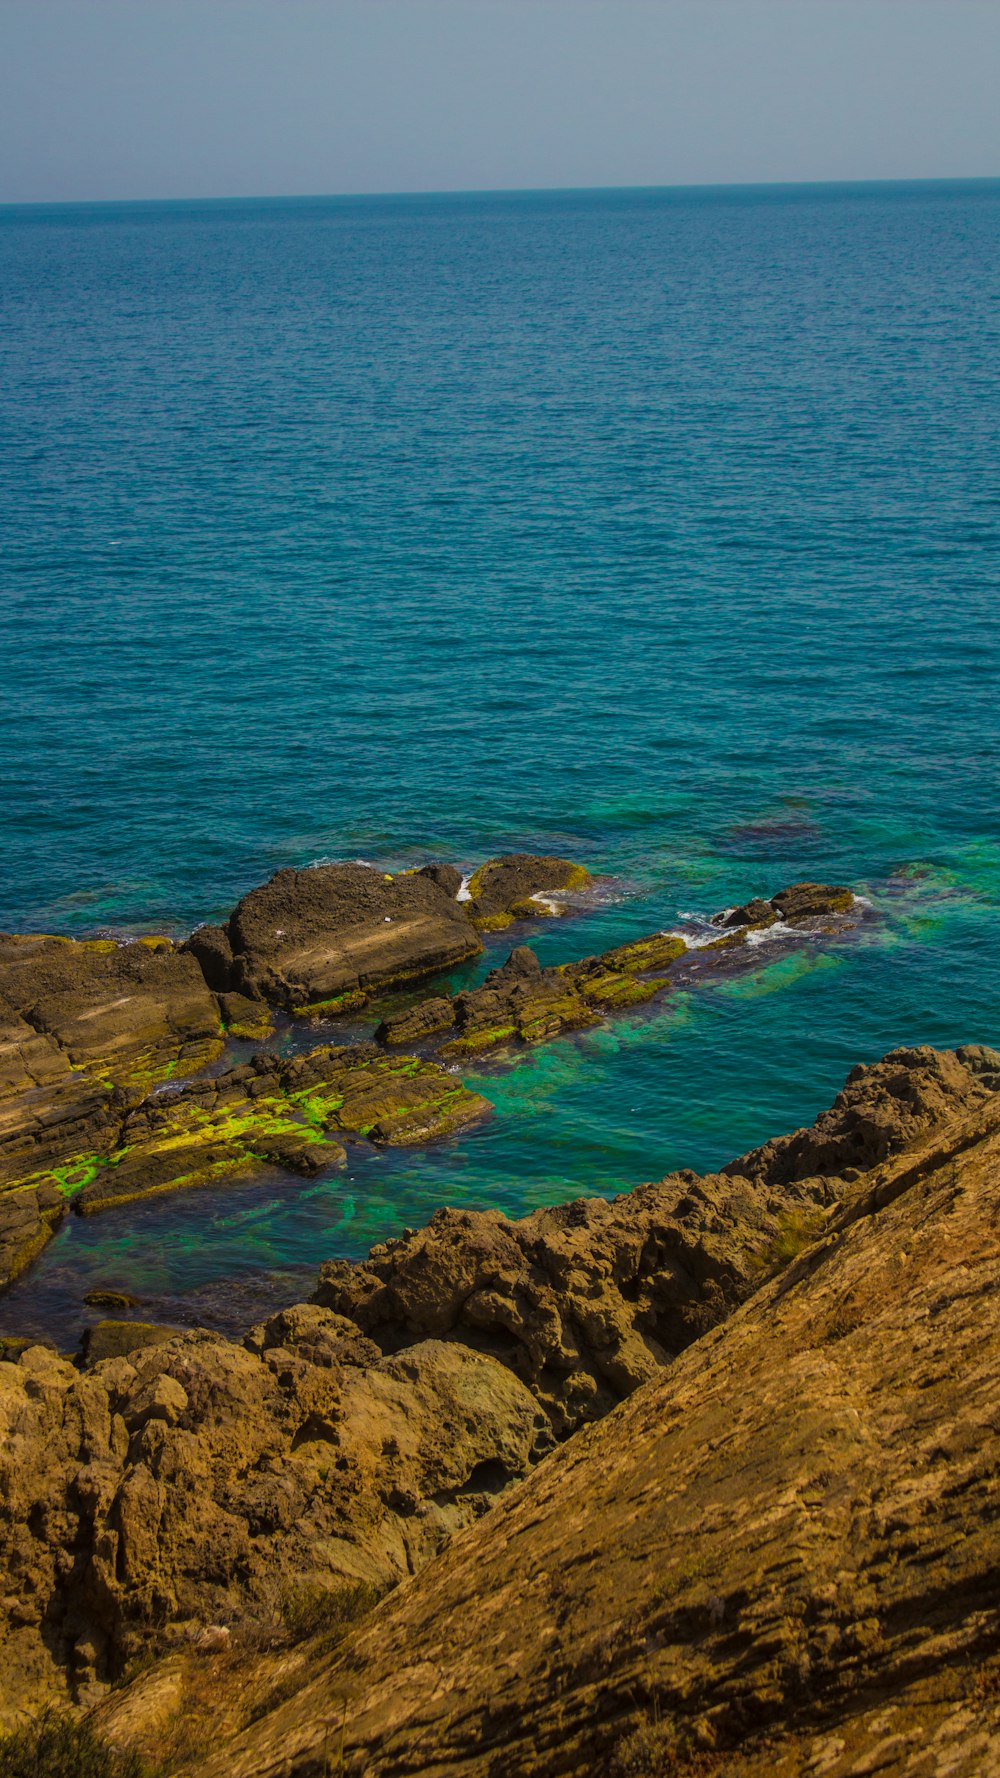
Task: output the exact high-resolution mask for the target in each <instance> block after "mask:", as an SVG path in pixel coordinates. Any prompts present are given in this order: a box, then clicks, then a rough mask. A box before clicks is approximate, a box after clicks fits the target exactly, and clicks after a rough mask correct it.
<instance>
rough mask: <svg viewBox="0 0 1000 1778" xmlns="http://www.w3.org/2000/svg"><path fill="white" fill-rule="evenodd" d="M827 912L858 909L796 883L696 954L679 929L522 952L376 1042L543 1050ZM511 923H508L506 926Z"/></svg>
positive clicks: (388, 1023) (742, 914) (841, 894)
mask: <svg viewBox="0 0 1000 1778" xmlns="http://www.w3.org/2000/svg"><path fill="white" fill-rule="evenodd" d="M499 862H501V863H503V862H506V861H499ZM533 862H536V863H537V862H538V861H537V860H536V861H533ZM544 862H546V863H548V862H550V861H548V860H546V861H544ZM563 862H565V860H564V861H563ZM473 881H474V882H475V879H473ZM779 903H780V904H781V909H779ZM477 905H479V904H477ZM821 906H822V909H823V910H824V911H826V912H827V913H831V914H837V915H838V917H839V918H840V920H841V921H844V917H845V915H846V914H847V913H848V912H851V913H854V911H855V908H856V903H855V897H854V895H853V893H852V891H851V890H850V889H838V888H831V887H829V886H828V885H823V884H814V883H799V884H795V885H793V887H792V888H791V889H787V890H782V891H781V892H780V893H779V895H777V896H775V898H774V900H773V902H763V901H762V902H748V903H747V904H746V905H745V906H744V907H742V908H736V909H733V910H731V911H729V912H727V913H725V914H720V915H717V916H716V918H715V924H717V925H718V924H721V925H723V926H724V927H726V928H727V930H725V931H724V932H723V933H722V934H721V936H720V937H719V938H716V939H712V940H711V942H709V943H707V944H705V943H701V944H699V945H697V947H694V948H690V949H689V947H688V945H687V943H686V942H685V940H684V938H683V937H682V936H681V935H680V934H679V933H677V932H650V933H646V934H645V935H644V936H643V937H641V938H636V939H630V940H629V941H628V942H627V943H626V944H622V945H615V946H613V947H612V948H611V949H610V950H608V951H603V952H601V953H600V955H599V956H596V957H583V958H580V959H579V960H577V961H574V962H570V963H562V964H559V965H558V966H555V967H550V968H548V969H543V968H542V966H541V964H540V963H539V961H538V958H537V957H536V956H535V954H534V952H533V951H531V950H530V949H529V948H528V947H527V946H525V945H519V946H518V947H517V948H516V949H515V950H514V951H512V952H511V954H510V956H509V957H508V959H507V961H506V963H504V964H503V965H502V966H501V967H500V968H498V969H494V970H491V971H490V973H489V975H488V976H487V977H486V980H485V981H484V982H483V984H482V985H481V986H480V987H478V988H469V989H464V990H463V991H462V992H461V993H458V994H456V995H454V996H453V997H451V998H450V999H449V998H448V997H447V996H444V995H440V994H436V995H434V996H433V998H432V999H430V1000H427V1001H423V1002H421V1003H419V1004H418V1005H416V1006H412V1007H409V1008H407V1009H406V1010H405V1011H403V1012H400V1013H393V1014H390V1015H389V1016H388V1017H387V1018H385V1019H383V1021H382V1023H381V1024H380V1025H379V1027H378V1029H377V1031H376V1033H375V1036H376V1039H377V1041H378V1042H380V1043H386V1044H399V1043H419V1042H422V1041H424V1040H425V1039H427V1038H432V1037H435V1036H437V1035H439V1034H440V1033H449V1036H448V1040H447V1042H446V1043H445V1044H444V1046H443V1048H442V1052H441V1053H442V1054H443V1055H447V1056H456V1057H459V1056H466V1055H477V1054H479V1053H481V1052H483V1051H487V1050H492V1049H498V1048H503V1047H505V1046H508V1045H510V1044H519V1043H542V1042H545V1041H547V1040H548V1039H550V1038H553V1037H559V1036H561V1035H562V1034H563V1033H564V1032H567V1031H577V1030H581V1029H583V1028H585V1027H586V1026H588V1025H593V1024H595V1023H597V1021H598V1020H599V1019H601V1018H603V1017H604V1016H605V1015H606V1014H607V1013H609V1012H616V1011H623V1010H625V1009H627V1008H628V1007H631V1006H638V1005H640V1004H642V1003H643V1002H644V1001H648V1000H652V999H653V998H654V997H655V996H656V995H658V994H661V993H663V992H664V990H665V989H667V988H669V986H670V984H671V979H672V976H673V975H676V974H677V973H678V971H679V970H680V969H683V971H684V973H685V976H686V977H687V978H691V979H694V978H696V977H700V976H704V975H705V974H707V973H709V972H711V971H713V970H714V971H719V970H722V969H726V968H734V967H739V966H740V965H741V963H742V964H743V965H744V966H745V962H746V958H747V957H748V956H749V952H746V951H744V949H743V947H745V946H746V940H747V932H748V931H749V930H750V929H751V928H752V927H754V926H771V925H774V924H776V922H777V921H778V919H779V918H781V919H783V920H784V921H785V923H786V924H795V923H796V922H798V923H800V924H806V925H808V924H809V922H811V921H812V920H814V918H815V916H816V915H817V913H818V912H819V911H820V909H821ZM781 910H784V911H781ZM490 917H491V918H492V916H490ZM505 921H506V916H505V917H504V920H503V921H501V922H500V923H501V924H503V923H505ZM847 923H849V922H847ZM664 971H670V972H671V974H665V973H663V972H664ZM452 1027H454V1034H453V1035H452V1034H450V1033H451V1032H452Z"/></svg>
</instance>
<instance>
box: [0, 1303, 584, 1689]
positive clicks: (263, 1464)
mask: <svg viewBox="0 0 1000 1778" xmlns="http://www.w3.org/2000/svg"><path fill="white" fill-rule="evenodd" d="M120 1350H121V1349H120ZM549 1442H550V1439H549V1435H548V1433H547V1429H546V1426H545V1423H544V1420H543V1417H542V1416H541V1415H540V1414H539V1411H538V1407H537V1404H536V1402H535V1401H534V1399H533V1397H532V1396H531V1395H530V1394H529V1393H528V1391H527V1390H526V1389H525V1388H524V1387H523V1385H521V1384H520V1383H519V1382H518V1381H517V1379H516V1378H515V1377H514V1376H513V1375H512V1374H511V1373H510V1372H509V1371H507V1370H505V1369H504V1368H503V1367H502V1366H500V1365H498V1364H496V1363H495V1362H494V1361H493V1360H492V1359H490V1358H487V1357H484V1356H481V1355H478V1354H475V1353H472V1352H469V1351H466V1350H463V1349H462V1348H461V1347H458V1346H454V1345H452V1346H442V1345H440V1344H436V1343H423V1344H420V1345H417V1346H415V1347H413V1348H412V1349H411V1350H410V1351H408V1352H406V1353H405V1354H401V1355H400V1356H398V1357H395V1358H382V1357H381V1355H380V1354H379V1353H378V1351H377V1349H376V1348H375V1347H373V1346H372V1345H371V1344H370V1343H369V1342H366V1341H364V1340H363V1339H361V1338H360V1336H359V1334H358V1330H357V1328H355V1327H353V1326H351V1325H349V1324H344V1323H342V1322H340V1321H339V1320H338V1318H337V1317H336V1316H333V1315H330V1314H329V1312H328V1311H323V1310H319V1309H315V1308H309V1307H303V1308H302V1309H300V1310H298V1311H288V1312H286V1313H285V1314H284V1315H282V1316H279V1317H275V1318H274V1320H273V1321H271V1322H269V1323H267V1324H266V1325H265V1326H264V1327H262V1328H260V1329H257V1330H255V1332H254V1334H253V1335H251V1337H250V1339H249V1341H248V1346H247V1348H246V1349H241V1348H240V1347H237V1346H233V1345H231V1344H230V1343H229V1342H228V1341H226V1340H224V1339H222V1338H221V1337H220V1336H217V1335H213V1334H208V1333H201V1332H195V1333H187V1334H182V1335H177V1334H175V1335H174V1336H173V1337H170V1338H166V1339H164V1341H163V1343H161V1344H159V1345H158V1346H156V1347H155V1348H152V1349H147V1350H131V1351H128V1353H127V1355H119V1356H116V1357H113V1358H108V1359H105V1360H104V1361H102V1362H95V1360H94V1351H93V1347H92V1350H91V1358H90V1368H88V1369H87V1370H86V1371H84V1372H83V1373H82V1374H81V1372H80V1371H78V1370H76V1369H75V1368H74V1367H73V1366H72V1365H71V1364H68V1363H66V1362H65V1361H64V1360H62V1359H60V1358H58V1357H57V1356H56V1355H55V1354H54V1353H52V1352H49V1351H46V1350H43V1349H42V1348H39V1347H33V1348H31V1349H30V1350H28V1351H26V1352H24V1353H23V1354H22V1355H21V1357H20V1359H19V1361H18V1363H17V1364H10V1363H0V1597H6V1596H7V1595H8V1594H9V1593H10V1591H11V1589H12V1588H16V1589H17V1591H18V1594H19V1599H20V1604H19V1606H18V1608H17V1609H16V1610H13V1611H5V1612H4V1613H3V1614H0V1655H2V1661H0V1713H2V1714H3V1715H9V1714H10V1713H11V1712H12V1711H13V1710H14V1709H16V1708H18V1707H19V1706H23V1705H24V1704H28V1703H31V1704H32V1705H34V1706H36V1707H37V1705H38V1703H39V1701H40V1700H41V1699H43V1698H44V1697H45V1696H46V1695H47V1694H48V1695H52V1694H53V1692H54V1691H55V1690H57V1688H58V1687H59V1686H60V1685H62V1684H65V1683H66V1677H67V1676H69V1675H71V1674H72V1673H73V1671H74V1669H75V1668H76V1667H78V1666H79V1664H80V1663H79V1660H78V1657H77V1651H78V1650H79V1648H80V1647H81V1645H82V1644H83V1643H86V1644H87V1645H88V1647H89V1649H90V1654H89V1656H88V1659H87V1662H86V1668H87V1675H88V1680H92V1679H93V1678H94V1677H96V1678H97V1679H99V1680H103V1681H105V1682H107V1681H108V1680H110V1679H112V1678H114V1677H116V1676H117V1675H119V1674H120V1673H121V1671H122V1668H123V1666H124V1665H125V1663H127V1661H128V1660H129V1659H130V1658H132V1657H134V1656H135V1655H136V1654H138V1653H142V1654H144V1655H147V1656H148V1653H149V1651H150V1649H151V1648H152V1647H153V1646H154V1645H155V1644H156V1643H160V1644H161V1645H163V1644H164V1643H165V1642H166V1641H169V1639H170V1636H171V1634H172V1633H178V1632H180V1631H182V1630H183V1629H184V1627H185V1626H187V1625H190V1624H192V1623H194V1624H196V1625H205V1624H210V1625H223V1626H230V1625H234V1624H235V1625H241V1624H245V1623H246V1622H248V1621H249V1622H251V1623H253V1622H257V1623H258V1624H259V1625H260V1626H261V1627H268V1626H270V1627H271V1628H272V1631H273V1626H274V1624H275V1623H278V1624H280V1620H281V1611H282V1606H283V1604H284V1603H285V1602H286V1601H287V1600H288V1599H289V1597H290V1594H291V1590H292V1589H294V1588H295V1586H296V1585H297V1584H300V1583H302V1582H303V1581H309V1582H320V1583H323V1582H330V1581H332V1580H335V1579H336V1578H337V1577H338V1576H339V1577H348V1578H353V1579H362V1580H368V1581H371V1582H372V1583H373V1584H375V1585H376V1586H378V1587H379V1588H384V1587H385V1586H387V1585H390V1584H392V1583H394V1582H395V1581H397V1580H399V1579H401V1578H403V1577H404V1576H405V1575H407V1574H408V1573H410V1572H412V1571H413V1570H414V1569H415V1568H417V1567H419V1566H420V1565H421V1564H422V1563H423V1562H424V1561H426V1560H427V1559H428V1557H429V1556H431V1555H433V1554H435V1553H436V1552H437V1550H438V1549H439V1548H440V1547H441V1545H442V1543H443V1541H444V1540H445V1539H446V1538H447V1537H448V1535H449V1534H450V1533H451V1532H453V1531H455V1530H457V1529H459V1528H460V1527H461V1526H462V1525H464V1524H467V1523H469V1522H470V1521H471V1520H473V1519H475V1518H476V1517H477V1516H478V1515H479V1514H480V1513H481V1512H482V1511H483V1510H484V1508H485V1507H486V1506H487V1505H488V1504H489V1503H490V1501H491V1500H492V1498H493V1497H494V1496H495V1495H496V1493H497V1492H498V1491H500V1490H502V1488H503V1487H505V1486H506V1485H507V1483H508V1482H509V1481H510V1480H511V1479H512V1478H514V1477H517V1476H520V1475H523V1474H524V1473H525V1471H526V1470H527V1468H528V1467H529V1465H530V1464H531V1462H532V1461H533V1460H534V1459H535V1458H536V1457H537V1456H538V1455H539V1454H540V1453H541V1452H542V1451H544V1450H545V1449H546V1448H547V1445H548V1443H549Z"/></svg>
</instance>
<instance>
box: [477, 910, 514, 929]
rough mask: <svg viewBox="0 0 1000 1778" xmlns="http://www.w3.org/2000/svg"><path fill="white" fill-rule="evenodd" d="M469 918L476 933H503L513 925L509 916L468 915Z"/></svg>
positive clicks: (511, 917)
mask: <svg viewBox="0 0 1000 1778" xmlns="http://www.w3.org/2000/svg"><path fill="white" fill-rule="evenodd" d="M469 918H470V920H471V922H472V925H473V926H475V928H476V930H477V931H478V932H504V931H505V930H506V928H507V927H508V926H513V924H514V919H513V915H511V914H470V915H469Z"/></svg>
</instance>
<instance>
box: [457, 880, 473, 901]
mask: <svg viewBox="0 0 1000 1778" xmlns="http://www.w3.org/2000/svg"><path fill="white" fill-rule="evenodd" d="M471 882H472V878H471V877H463V878H462V882H461V887H460V888H459V891H458V894H457V895H456V897H455V900H456V901H471V900H472V896H471V895H470V894H469V884H470V883H471Z"/></svg>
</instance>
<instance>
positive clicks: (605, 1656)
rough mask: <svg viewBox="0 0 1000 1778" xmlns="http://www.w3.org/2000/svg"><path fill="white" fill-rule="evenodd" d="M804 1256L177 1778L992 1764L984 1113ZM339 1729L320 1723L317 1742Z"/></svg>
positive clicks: (957, 1774) (932, 1776) (992, 1108)
mask: <svg viewBox="0 0 1000 1778" xmlns="http://www.w3.org/2000/svg"><path fill="white" fill-rule="evenodd" d="M998 1106H1000V1101H998V1099H997V1097H996V1096H995V1095H991V1096H990V1097H989V1098H988V1099H985V1100H984V1101H983V1103H982V1105H981V1107H980V1108H979V1109H978V1110H973V1111H972V1112H971V1113H969V1114H967V1115H966V1116H965V1118H964V1119H961V1118H960V1119H958V1120H957V1121H955V1120H953V1121H952V1122H951V1123H950V1125H949V1126H948V1127H947V1128H946V1129H945V1130H944V1131H942V1130H941V1128H940V1127H937V1128H936V1129H935V1130H934V1131H933V1132H931V1135H930V1137H928V1136H927V1135H926V1134H925V1137H924V1146H923V1147H921V1145H920V1142H919V1140H918V1143H917V1146H916V1147H913V1146H911V1147H910V1148H908V1149H907V1150H906V1152H905V1153H903V1154H901V1155H899V1156H897V1157H896V1158H894V1159H891V1160H888V1161H885V1162H883V1163H882V1164H881V1165H880V1166H879V1167H877V1168H876V1169H875V1171H874V1173H872V1174H869V1175H866V1177H865V1185H866V1192H865V1194H864V1195H863V1197H862V1198H861V1199H860V1200H854V1201H852V1202H850V1203H848V1204H845V1206H844V1207H843V1208H842V1210H840V1211H837V1212H835V1213H834V1216H833V1217H832V1219H831V1222H830V1224H829V1226H828V1228H827V1229H826V1231H825V1232H824V1235H823V1237H822V1238H821V1239H820V1240H819V1241H818V1242H817V1243H816V1244H814V1245H812V1246H810V1247H808V1248H807V1249H806V1250H805V1251H804V1252H803V1253H802V1254H801V1255H800V1257H799V1258H798V1259H796V1260H793V1262H792V1263H791V1264H790V1265H789V1266H788V1267H787V1269H786V1270H785V1271H784V1272H783V1273H782V1274H781V1275H780V1276H778V1277H777V1278H776V1279H774V1280H773V1281H772V1282H770V1283H768V1284H766V1285H765V1286H764V1287H763V1288H762V1289H761V1290H760V1291H759V1292H758V1293H757V1294H756V1295H755V1296H754V1297H753V1298H752V1299H751V1300H750V1301H749V1302H748V1303H746V1304H745V1305H744V1306H743V1307H742V1308H741V1309H740V1310H738V1312H737V1313H736V1314H735V1315H733V1316H732V1317H731V1318H730V1319H729V1320H728V1321H727V1322H726V1323H725V1324H724V1325H722V1326H719V1327H716V1328H714V1329H713V1330H711V1331H710V1332H709V1333H708V1334H707V1335H705V1336H704V1337H703V1338H702V1339H701V1340H699V1341H698V1343H697V1344H696V1345H694V1346H693V1347H692V1348H691V1349H689V1350H688V1351H687V1352H685V1353H684V1354H682V1355H681V1356H680V1357H679V1358H678V1359H677V1361H676V1362H675V1364H674V1365H673V1366H672V1367H670V1368H669V1369H668V1370H665V1371H662V1372H660V1373H659V1374H658V1375H657V1376H656V1377H655V1378H654V1379H653V1380H652V1381H651V1382H649V1383H648V1384H647V1385H646V1386H645V1387H644V1388H641V1389H640V1390H639V1391H638V1392H637V1393H636V1394H635V1395H634V1396H633V1397H632V1398H631V1400H629V1401H628V1402H626V1403H625V1404H623V1405H622V1406H621V1407H619V1408H618V1409H617V1410H616V1411H615V1412H614V1413H612V1414H610V1415H608V1416H607V1417H606V1418H605V1419H604V1420H603V1421H601V1422H600V1423H599V1424H597V1425H594V1426H590V1427H587V1428H585V1429H584V1430H583V1431H581V1432H580V1433H578V1434H577V1435H576V1436H575V1437H574V1438H573V1439H572V1440H570V1441H569V1443H568V1444H566V1445H564V1446H562V1447H561V1448H560V1449H559V1450H558V1451H557V1452H556V1453H554V1455H553V1456H551V1457H550V1458H548V1459H547V1460H546V1461H545V1462H544V1463H543V1464H542V1465H541V1466H540V1467H539V1469H538V1470H537V1471H536V1472H535V1474H533V1475H532V1476H531V1477H529V1478H528V1479H527V1480H526V1481H525V1482H524V1483H523V1484H522V1485H521V1486H520V1487H518V1488H516V1489H515V1490H512V1492H511V1493H510V1495H508V1496H507V1497H506V1499H504V1500H501V1501H500V1502H499V1503H498V1505H497V1507H496V1509H495V1510H494V1511H493V1512H491V1513H490V1514H489V1515H488V1516H487V1517H486V1518H485V1519H484V1520H483V1521H482V1523H480V1524H479V1525H476V1526H475V1527H472V1528H470V1529H469V1530H468V1531H467V1532H466V1533H465V1534H464V1535H463V1536H462V1537H460V1538H458V1539H456V1540H455V1541H454V1543H453V1544H452V1545H451V1546H450V1548H449V1549H448V1550H447V1551H446V1552H445V1553H444V1555H443V1556H442V1558H441V1559H440V1560H438V1561H437V1562H435V1563H433V1564H431V1565H430V1566H428V1567H427V1568H425V1569H424V1570H423V1571H422V1572H421V1573H420V1574H419V1575H418V1576H417V1577H416V1578H415V1579H414V1580H413V1581H412V1582H411V1583H410V1584H409V1585H408V1586H407V1587H405V1588H403V1589H401V1590H400V1591H399V1592H398V1593H396V1594H394V1595H393V1596H392V1597H391V1598H390V1599H388V1600H385V1601H384V1602H383V1603H382V1605H380V1606H379V1607H378V1608H377V1609H376V1611H375V1612H374V1613H373V1614H372V1616H371V1617H370V1618H369V1619H368V1620H367V1622H366V1623H365V1624H363V1625H362V1626H361V1627H360V1628H359V1629H358V1630H357V1631H356V1632H355V1634H354V1636H353V1637H352V1638H351V1640H350V1642H349V1643H348V1644H346V1645H345V1647H344V1649H343V1650H342V1651H341V1652H340V1653H339V1654H335V1655H333V1656H332V1657H330V1656H327V1657H323V1658H320V1657H317V1658H316V1660H315V1661H314V1663H313V1668H312V1671H313V1673H314V1674H315V1677H314V1678H313V1680H312V1682H311V1683H309V1684H305V1685H303V1686H301V1688H300V1689H299V1691H298V1694H297V1695H296V1696H294V1697H293V1698H292V1699H291V1700H289V1701H286V1702H283V1703H279V1704H278V1705H277V1707H276V1708H273V1709H271V1710H270V1711H268V1713H267V1714H266V1715H264V1716H263V1717H262V1719H261V1720H260V1721H258V1722H256V1723H253V1724H251V1725H250V1726H249V1727H248V1728H247V1729H246V1731H245V1732H244V1733H243V1734H242V1735H241V1736H239V1737H237V1739H236V1740H235V1741H232V1742H230V1744H229V1745H227V1746H226V1748H225V1750H224V1751H223V1752H220V1753H214V1752H213V1751H212V1750H211V1749H209V1750H207V1754H206V1757H205V1758H204V1759H203V1760H202V1761H198V1762H192V1763H190V1764H189V1765H188V1766H187V1767H186V1768H185V1769H186V1771H187V1772H189V1773H196V1774H197V1778H223V1774H224V1775H225V1778H313V1775H314V1774H317V1773H319V1772H321V1771H322V1770H323V1765H322V1758H323V1748H324V1745H325V1744H329V1743H328V1737H329V1734H330V1729H331V1725H335V1726H336V1730H337V1741H336V1746H337V1755H338V1761H339V1769H340V1770H341V1771H342V1772H344V1773H345V1774H348V1775H353V1778H362V1774H363V1775H364V1778H389V1775H390V1774H392V1778H399V1775H400V1774H404V1773H410V1774H414V1775H415V1778H416V1775H422V1778H432V1775H436V1774H441V1773H445V1772H447V1773H448V1774H449V1775H450V1778H495V1775H496V1774H497V1773H500V1772H502V1773H503V1774H504V1778H529V1775H530V1778H593V1774H594V1773H595V1772H600V1773H606V1774H608V1775H609V1778H630V1775H633V1778H634V1775H635V1774H637V1773H641V1774H659V1773H664V1774H665V1773H676V1774H678V1775H680V1774H690V1778H694V1775H695V1774H699V1775H700V1774H706V1775H713V1774H717V1775H718V1778H770V1775H776V1778H804V1775H805V1774H816V1775H820V1778H858V1775H859V1774H861V1773H872V1772H876V1771H877V1772H878V1773H879V1774H884V1775H887V1778H888V1775H892V1778H983V1775H985V1774H990V1773H994V1772H996V1771H998V1770H1000V1708H998V1698H1000V1622H998V1616H997V1599H996V1558H997V1515H998V1507H1000V1496H998V1487H997V1475H998V1473H1000V1321H998V1318H997V1315H996V1312H995V1304H996V1301H997V1294H998V1291H1000V1224H998V1220H997V1215H996V1195H997V1179H998V1177H1000V1117H998ZM341 1725H342V1726H341Z"/></svg>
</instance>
